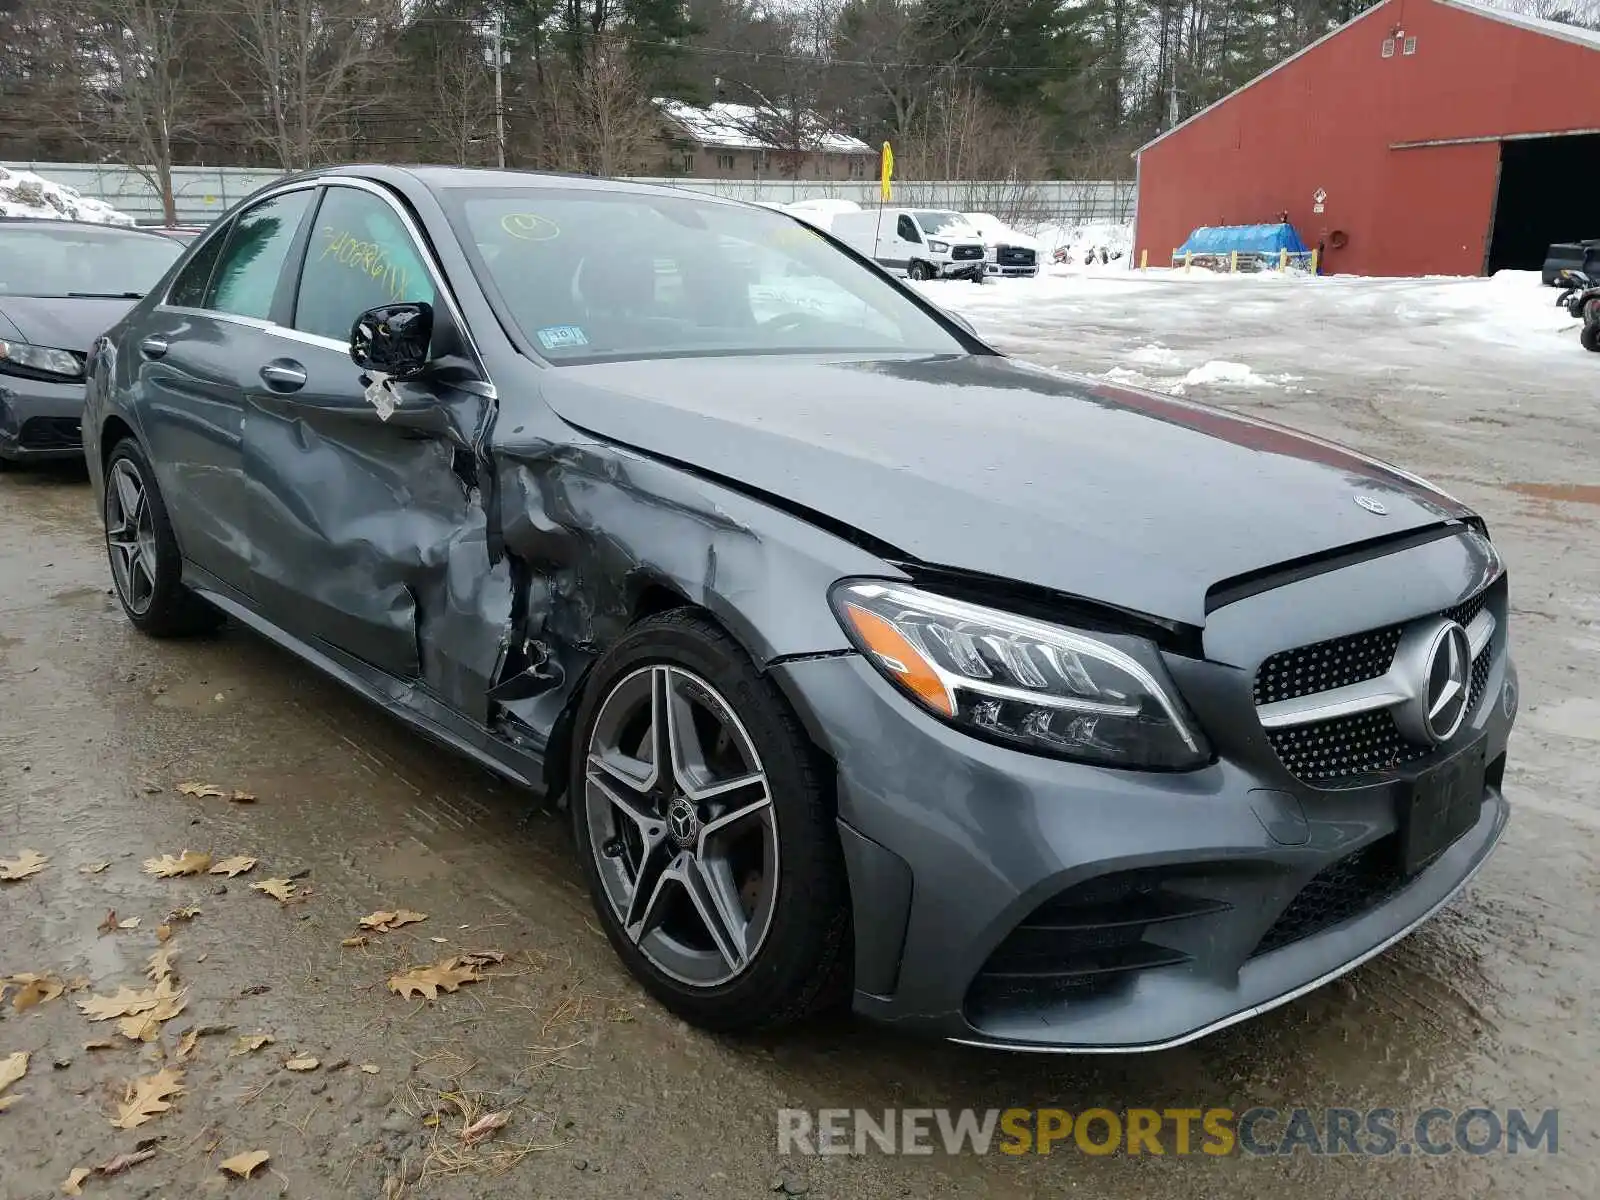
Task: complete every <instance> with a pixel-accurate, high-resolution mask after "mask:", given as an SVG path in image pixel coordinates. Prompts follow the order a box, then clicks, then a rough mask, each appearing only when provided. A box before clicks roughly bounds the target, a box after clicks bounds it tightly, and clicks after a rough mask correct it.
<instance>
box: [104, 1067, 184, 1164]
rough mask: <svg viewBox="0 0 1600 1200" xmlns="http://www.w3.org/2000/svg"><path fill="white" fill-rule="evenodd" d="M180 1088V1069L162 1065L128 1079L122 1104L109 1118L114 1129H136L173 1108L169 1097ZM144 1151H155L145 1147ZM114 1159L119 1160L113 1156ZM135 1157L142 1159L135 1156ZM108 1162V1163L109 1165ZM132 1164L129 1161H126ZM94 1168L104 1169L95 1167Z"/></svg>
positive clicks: (181, 1078) (181, 1083)
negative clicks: (153, 1070) (144, 1074)
mask: <svg viewBox="0 0 1600 1200" xmlns="http://www.w3.org/2000/svg"><path fill="white" fill-rule="evenodd" d="M181 1091H183V1072H182V1071H175V1070H173V1069H172V1068H171V1067H163V1068H162V1069H161V1070H159V1071H157V1072H156V1073H155V1074H154V1075H146V1076H144V1077H143V1078H142V1079H135V1080H132V1081H130V1082H129V1084H128V1087H127V1090H126V1091H125V1092H124V1093H123V1099H122V1104H121V1105H120V1106H119V1107H118V1109H117V1115H116V1118H115V1119H114V1120H113V1121H112V1122H111V1124H112V1125H113V1126H115V1127H116V1128H117V1129H137V1128H138V1127H139V1126H140V1125H143V1124H144V1123H145V1122H146V1121H148V1120H150V1118H151V1117H155V1116H158V1115H160V1114H161V1113H164V1112H167V1111H168V1110H169V1109H171V1108H172V1105H171V1104H170V1103H168V1098H169V1097H171V1096H176V1095H177V1094H178V1093H179V1092H181ZM145 1153H146V1155H147V1156H148V1155H149V1154H153V1153H154V1151H146V1152H145ZM122 1157H123V1158H132V1157H133V1156H132V1155H123V1156H122ZM112 1161H113V1162H115V1161H119V1160H116V1159H114V1160H112ZM137 1161H140V1162H142V1161H144V1160H143V1159H138V1160H137ZM109 1165H110V1164H107V1166H109ZM128 1165H132V1164H128ZM96 1170H103V1168H99V1167H97V1168H96Z"/></svg>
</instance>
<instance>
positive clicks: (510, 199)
mask: <svg viewBox="0 0 1600 1200" xmlns="http://www.w3.org/2000/svg"><path fill="white" fill-rule="evenodd" d="M446 203H447V207H448V209H449V211H450V219H451V222H452V224H453V225H454V226H455V227H456V231H457V233H458V234H459V235H460V237H461V240H462V242H463V244H464V245H465V246H466V248H467V250H468V253H469V254H475V255H476V257H477V259H478V262H477V263H475V264H474V265H475V266H476V267H477V269H478V270H479V271H480V273H482V274H483V275H485V276H486V277H487V281H488V282H490V283H492V284H493V287H494V290H496V291H498V292H499V294H500V298H501V299H502V300H503V302H504V307H505V309H506V310H507V315H508V316H509V317H510V319H511V320H512V321H514V322H515V323H516V324H517V326H518V327H519V328H520V329H521V330H522V333H523V334H524V336H525V337H526V338H527V340H528V341H529V342H530V343H531V344H532V345H533V347H534V348H535V349H536V350H537V351H538V352H539V353H540V354H541V355H543V356H544V357H546V358H548V359H550V360H551V361H552V362H555V363H558V364H559V363H577V362H594V361H600V360H609V359H624V358H662V357H667V356H673V355H696V354H785V353H801V352H806V351H817V352H832V351H848V352H863V353H892V352H915V353H946V354H948V353H960V352H961V351H962V350H963V349H964V347H963V346H962V345H961V343H960V342H959V341H958V340H957V338H956V337H955V336H954V335H952V334H951V333H949V332H948V331H947V330H946V329H945V328H944V327H943V326H942V325H941V324H939V322H938V321H936V320H935V319H934V318H933V317H932V316H931V315H929V313H928V312H927V311H926V310H925V309H923V308H921V307H920V306H919V305H917V304H916V303H915V302H914V301H913V300H911V299H910V298H909V297H907V296H906V295H905V294H904V293H903V292H901V291H900V290H899V289H898V288H897V287H896V286H895V285H894V284H892V283H890V282H888V281H887V280H885V279H884V278H882V277H881V276H879V275H877V274H875V273H874V272H873V271H872V270H870V269H869V268H867V267H865V266H862V265H861V264H860V263H858V262H856V261H855V260H853V259H851V258H849V257H848V256H846V255H845V254H844V253H843V252H842V251H840V250H838V249H836V248H835V247H834V246H832V245H831V244H829V242H828V241H827V240H826V239H825V238H824V237H823V236H822V235H821V234H819V233H818V232H817V231H816V230H815V229H812V228H811V227H810V226H808V225H804V224H801V223H800V222H798V221H796V220H794V219H793V218H792V217H789V216H786V215H784V214H782V213H777V212H773V211H771V210H769V209H764V208H756V207H749V208H745V207H738V206H735V205H731V204H723V203H717V202H715V201H709V200H702V199H699V198H696V197H685V198H681V199H680V198H678V197H674V196H661V195H652V194H647V193H630V192H603V191H594V190H578V189H571V190H568V189H555V188H516V189H510V188H507V189H466V188H463V189H459V190H452V191H451V192H448V193H446Z"/></svg>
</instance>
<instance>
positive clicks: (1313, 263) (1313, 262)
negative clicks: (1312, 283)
mask: <svg viewBox="0 0 1600 1200" xmlns="http://www.w3.org/2000/svg"><path fill="white" fill-rule="evenodd" d="M1321 253H1322V247H1320V246H1318V247H1317V248H1316V249H1315V250H1313V251H1312V252H1311V273H1312V274H1313V275H1315V274H1316V273H1317V255H1319V254H1321Z"/></svg>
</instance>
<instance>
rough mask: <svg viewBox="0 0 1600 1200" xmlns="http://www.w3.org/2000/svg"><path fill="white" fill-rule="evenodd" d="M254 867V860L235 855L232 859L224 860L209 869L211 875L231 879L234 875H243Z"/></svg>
mask: <svg viewBox="0 0 1600 1200" xmlns="http://www.w3.org/2000/svg"><path fill="white" fill-rule="evenodd" d="M255 865H256V860H255V859H253V858H246V857H245V856H244V855H242V854H235V855H234V856H233V857H232V858H224V859H222V860H220V861H219V862H217V863H215V864H213V865H212V867H211V874H213V875H226V876H227V877H228V878H229V879H232V878H233V877H234V876H235V875H243V874H244V873H245V872H246V871H248V870H250V869H251V868H252V867H254V866H255Z"/></svg>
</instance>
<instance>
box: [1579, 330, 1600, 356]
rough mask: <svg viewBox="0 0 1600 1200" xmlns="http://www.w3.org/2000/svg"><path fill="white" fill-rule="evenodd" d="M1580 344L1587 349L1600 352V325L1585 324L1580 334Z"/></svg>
mask: <svg viewBox="0 0 1600 1200" xmlns="http://www.w3.org/2000/svg"><path fill="white" fill-rule="evenodd" d="M1578 344H1579V345H1580V346H1582V347H1583V348H1584V349H1585V350H1593V351H1596V352H1600V325H1585V326H1584V327H1583V329H1582V331H1581V332H1580V333H1579V334H1578Z"/></svg>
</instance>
